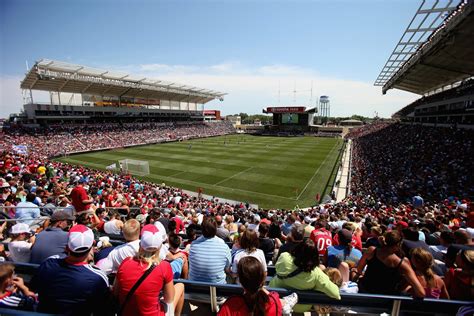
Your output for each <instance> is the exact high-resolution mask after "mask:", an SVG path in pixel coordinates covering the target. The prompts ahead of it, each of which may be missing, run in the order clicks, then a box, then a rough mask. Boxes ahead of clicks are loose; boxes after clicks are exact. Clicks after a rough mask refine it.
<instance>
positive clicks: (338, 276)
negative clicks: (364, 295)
mask: <svg viewBox="0 0 474 316" xmlns="http://www.w3.org/2000/svg"><path fill="white" fill-rule="evenodd" d="M323 272H324V273H326V274H327V276H328V277H329V280H331V282H332V283H334V284H336V285H337V286H338V287H339V292H341V293H358V292H359V287H358V286H357V283H355V282H352V281H349V280H346V281H344V278H343V276H342V273H341V271H339V269H336V268H326V269H324V270H323Z"/></svg>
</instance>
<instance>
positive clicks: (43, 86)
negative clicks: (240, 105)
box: [20, 59, 226, 104]
mask: <svg viewBox="0 0 474 316" xmlns="http://www.w3.org/2000/svg"><path fill="white" fill-rule="evenodd" d="M20 87H21V88H22V89H28V90H43V91H54V92H68V93H78V94H90V95H100V96H117V97H131V98H144V99H156V100H169V101H179V102H192V103H200V104H204V103H207V102H209V101H211V100H214V99H220V100H222V98H223V96H224V95H226V93H222V92H218V91H214V90H208V89H202V88H197V87H192V86H187V85H183V84H179V83H174V82H166V81H162V80H157V79H151V78H146V77H137V76H134V75H130V74H126V73H121V72H115V71H108V70H103V69H97V68H91V67H87V66H81V65H75V64H70V63H66V62H61V61H55V60H49V59H41V60H40V61H37V62H36V63H35V65H34V66H33V67H32V68H31V69H30V71H29V72H28V73H27V74H26V76H25V78H24V79H23V81H22V82H21V86H20Z"/></svg>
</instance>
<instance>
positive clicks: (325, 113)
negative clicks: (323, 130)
mask: <svg viewBox="0 0 474 316" xmlns="http://www.w3.org/2000/svg"><path fill="white" fill-rule="evenodd" d="M319 116H320V117H321V118H323V117H326V118H328V117H330V116H331V102H329V97H328V96H327V95H322V96H320V97H319Z"/></svg>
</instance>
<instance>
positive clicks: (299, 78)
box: [0, 61, 418, 117]
mask: <svg viewBox="0 0 474 316" xmlns="http://www.w3.org/2000/svg"><path fill="white" fill-rule="evenodd" d="M101 68H104V69H112V70H120V71H124V72H127V73H130V74H132V75H137V76H144V77H148V78H156V79H158V80H163V81H172V82H178V83H182V84H186V85H191V86H197V87H202V88H207V89H212V90H217V91H222V92H226V93H228V95H227V96H225V101H224V102H219V101H217V100H216V101H212V102H210V103H208V104H206V105H205V107H206V108H207V109H219V110H222V111H223V113H224V114H232V113H239V112H247V113H260V112H261V109H262V108H264V107H266V106H269V105H292V104H298V105H306V106H308V107H309V106H314V105H315V103H316V99H317V97H318V96H320V95H328V96H329V97H330V100H331V115H336V116H349V115H352V114H361V115H366V116H373V115H374V112H378V113H379V115H381V116H383V117H388V116H390V115H391V114H393V113H394V112H396V111H397V110H399V109H401V108H402V107H403V106H405V105H407V104H408V103H410V102H412V101H413V100H415V99H416V98H418V96H417V95H414V94H411V93H407V92H404V91H398V90H391V91H389V92H388V94H387V95H385V96H383V95H382V91H381V90H382V89H381V88H380V87H374V86H373V84H372V82H363V81H356V80H348V79H344V78H333V77H329V76H324V75H322V74H319V73H317V72H315V71H313V70H311V69H305V68H301V67H297V66H293V65H261V66H257V67H250V66H246V65H243V64H241V63H239V62H235V61H226V62H222V63H219V64H215V65H207V66H195V65H166V64H141V65H128V66H119V67H117V66H113V65H112V66H110V65H109V66H107V67H101ZM0 80H1V87H2V96H1V98H0V100H1V104H2V107H1V112H0V116H3V117H5V116H6V115H8V114H9V113H12V112H19V110H20V104H22V100H21V94H20V89H19V81H20V80H21V78H17V77H8V78H0ZM311 83H312V87H313V97H312V99H311ZM279 87H280V89H279ZM279 91H280V92H279ZM294 91H296V92H294ZM311 100H312V102H311ZM5 105H7V106H8V107H6V106H5Z"/></svg>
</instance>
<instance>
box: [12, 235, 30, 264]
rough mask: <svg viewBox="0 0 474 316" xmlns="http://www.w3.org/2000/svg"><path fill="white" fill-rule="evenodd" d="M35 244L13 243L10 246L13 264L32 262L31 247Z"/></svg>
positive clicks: (20, 241) (22, 241)
mask: <svg viewBox="0 0 474 316" xmlns="http://www.w3.org/2000/svg"><path fill="white" fill-rule="evenodd" d="M32 245H33V244H32V243H29V242H27V241H24V240H18V241H12V242H10V243H9V244H8V250H9V252H10V259H11V260H12V261H13V262H26V263H28V262H30V255H31V246H32Z"/></svg>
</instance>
